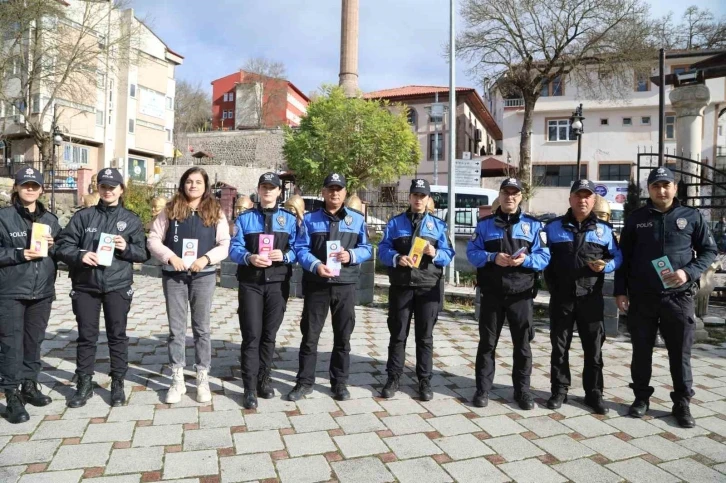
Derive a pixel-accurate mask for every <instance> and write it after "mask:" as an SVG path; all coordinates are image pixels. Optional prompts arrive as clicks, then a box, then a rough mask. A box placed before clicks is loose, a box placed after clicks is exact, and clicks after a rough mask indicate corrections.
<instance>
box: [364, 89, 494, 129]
mask: <svg viewBox="0 0 726 483" xmlns="http://www.w3.org/2000/svg"><path fill="white" fill-rule="evenodd" d="M437 92H438V93H439V94H446V95H447V96H448V94H449V88H448V87H441V86H404V87H397V88H394V89H383V90H381V91H373V92H368V93H366V94H363V98H364V99H389V100H391V101H398V102H404V103H405V99H406V98H410V97H425V96H433V95H434V94H436V93H437ZM456 93H457V98H459V97H464V98H465V100H466V102H467V103H468V104H469V106H470V107H471V108H472V109H473V111H474V113H475V114H476V115H477V117H478V118H479V119H481V121H482V122H483V123H484V125H485V126H486V128H487V130H488V131H489V133H490V134H491V135H492V137H493V138H494V139H496V140H497V141H499V140H501V139H502V130H501V129H500V128H499V126H498V125H497V122H496V121H495V120H494V117H493V116H492V115H491V113H490V112H489V110H488V109H487V107H486V104H484V100H483V99H482V98H481V96H480V95H479V93H478V92H477V91H476V89H474V88H473V87H457V88H456Z"/></svg>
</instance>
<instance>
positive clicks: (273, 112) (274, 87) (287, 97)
mask: <svg viewBox="0 0 726 483" xmlns="http://www.w3.org/2000/svg"><path fill="white" fill-rule="evenodd" d="M309 102H310V99H308V98H307V96H306V95H305V94H303V93H302V92H301V91H300V89H298V88H297V87H295V85H294V84H293V83H292V82H290V81H288V80H286V79H274V78H270V77H265V76H260V75H257V74H253V73H249V72H245V71H243V70H240V71H239V72H235V73H234V74H230V75H228V76H225V77H221V78H219V79H216V80H213V81H212V126H213V127H214V128H215V129H218V128H223V129H254V128H273V127H279V126H282V125H287V126H298V125H300V118H301V117H302V116H303V115H305V113H306V112H307V105H308V103H309Z"/></svg>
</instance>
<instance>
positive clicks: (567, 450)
mask: <svg viewBox="0 0 726 483" xmlns="http://www.w3.org/2000/svg"><path fill="white" fill-rule="evenodd" d="M136 290H137V291H136V295H135V297H134V303H133V305H132V308H131V314H130V320H129V336H130V337H131V348H130V361H131V364H132V368H131V370H130V372H129V375H128V380H127V383H126V384H127V396H128V405H127V406H124V407H120V408H114V409H111V408H110V407H109V406H108V403H107V401H108V395H109V394H108V386H109V383H110V380H109V378H108V376H106V375H105V373H107V371H108V350H107V348H106V347H105V346H101V348H100V349H99V353H98V357H99V359H100V363H99V365H98V367H97V371H98V373H97V375H96V377H95V381H96V382H97V384H98V385H99V387H97V388H96V396H95V397H94V398H93V399H91V401H90V402H89V403H88V405H87V406H86V407H84V408H81V409H75V410H73V409H66V407H65V400H66V398H67V397H68V396H69V395H70V394H71V393H72V392H73V388H72V386H70V385H69V380H70V378H71V376H72V374H73V371H74V369H75V363H74V360H75V342H74V341H75V338H76V324H75V319H74V317H73V314H72V312H71V306H70V299H69V298H68V296H67V293H68V292H69V282H68V280H67V278H66V277H65V274H62V275H61V277H60V278H59V281H58V293H59V300H58V301H57V302H56V303H55V304H54V307H53V314H52V318H51V325H50V327H49V329H48V339H47V340H46V342H45V344H44V345H43V356H44V357H43V360H44V371H43V374H42V375H41V377H42V379H41V382H42V383H43V385H44V386H45V388H44V392H49V393H50V395H51V396H52V397H53V399H54V402H53V403H52V404H51V405H50V406H47V407H45V408H34V407H28V409H29V412H30V414H31V420H30V421H29V422H27V423H24V424H21V425H10V424H8V423H7V422H5V421H4V420H0V482H3V483H7V482H11V483H12V482H16V481H20V482H21V483H75V482H78V481H81V480H82V481H88V482H95V483H139V482H150V481H160V480H163V481H174V482H177V483H180V482H184V483H193V482H194V483H197V482H198V483H212V482H220V481H221V482H237V481H254V480H260V481H267V480H269V481H276V480H281V481H283V482H288V481H290V482H293V481H294V482H314V481H330V480H333V481H341V482H353V481H360V482H366V483H368V482H387V481H401V482H415V483H422V482H439V481H441V482H445V481H462V482H468V481H472V482H473V481H476V482H505V481H517V482H536V483H547V482H553V483H554V482H566V481H573V482H576V483H579V482H585V483H596V482H618V481H632V482H651V481H652V482H658V483H670V482H677V481H682V480H684V481H688V482H706V481H709V482H716V481H720V482H724V481H726V444H724V442H725V441H726V346H722V347H720V348H719V347H714V346H706V345H703V346H697V347H696V348H695V349H694V352H693V366H694V368H693V372H694V377H695V384H696V387H695V390H696V396H695V398H694V399H693V401H692V411H693V415H694V417H696V418H697V424H698V426H697V427H696V428H695V429H681V428H678V427H677V426H676V424H675V422H674V420H673V419H672V418H671V417H670V416H669V412H670V400H669V390H670V383H671V381H670V376H669V373H668V360H667V358H666V356H665V351H664V350H662V349H658V350H657V353H656V354H655V355H654V358H653V362H654V371H653V376H654V381H653V382H654V385H655V386H656V391H655V394H654V397H653V398H652V399H651V411H650V413H649V414H650V415H649V416H648V417H647V418H646V419H644V420H635V419H631V418H628V417H624V416H623V415H624V414H625V413H626V411H627V405H628V404H629V403H630V402H631V398H632V394H631V391H630V390H629V389H628V382H629V378H630V376H629V368H628V365H629V362H630V344H629V343H627V342H622V341H608V342H607V343H606V344H605V347H604V354H605V373H606V375H605V388H606V399H607V400H608V402H609V404H610V407H611V411H610V414H609V415H608V416H603V417H601V416H593V415H592V414H590V412H589V411H588V410H586V409H585V408H584V407H583V406H582V405H581V404H580V402H581V397H582V396H583V393H582V389H581V386H582V383H581V380H580V379H579V368H580V367H581V364H582V351H581V350H580V348H579V341H578V340H575V341H574V342H573V346H574V349H573V350H572V352H571V354H570V361H571V363H572V364H573V367H574V368H575V371H574V372H577V373H578V377H576V378H575V380H574V381H573V385H574V387H575V389H573V390H572V391H571V395H572V396H574V397H571V399H570V403H568V404H565V405H564V406H563V407H562V409H561V410H559V411H550V410H547V409H545V408H544V407H543V403H544V401H545V400H546V398H547V397H548V396H549V394H548V389H549V374H548V372H549V353H550V351H549V340H548V339H549V338H548V335H547V334H546V333H538V334H537V337H536V340H535V343H534V346H533V353H534V371H533V376H532V386H533V388H534V389H535V392H536V396H537V398H538V399H537V400H538V403H539V406H538V407H537V408H536V409H535V410H533V411H521V410H519V408H518V407H516V406H515V405H513V403H512V390H511V383H510V364H511V348H512V346H511V340H510V338H509V336H508V334H506V332H507V330H506V329H505V331H504V334H503V335H502V340H501V341H500V344H499V349H500V350H499V353H498V355H499V361H500V364H499V366H498V368H497V376H496V380H495V384H496V387H495V390H494V392H493V394H492V398H493V399H492V401H491V402H490V404H489V407H487V408H485V409H478V408H474V407H472V406H471V405H470V404H469V403H468V400H469V399H470V398H471V396H472V394H473V392H474V387H473V386H474V379H473V371H474V369H473V366H474V364H473V362H474V358H475V354H476V347H477V341H478V334H477V325H476V324H475V322H474V321H473V320H472V319H470V318H460V319H458V320H457V319H452V318H451V317H449V316H446V315H444V316H442V318H441V319H440V321H439V323H438V325H437V327H436V330H435V360H434V364H435V376H434V378H433V381H432V383H433V386H434V390H435V398H434V400H433V401H430V402H425V403H422V402H419V401H418V400H417V399H416V398H415V397H414V395H415V392H414V380H413V379H412V373H411V372H410V369H411V367H408V368H407V373H406V375H405V376H404V377H403V378H402V383H403V384H404V388H403V391H402V392H400V393H399V394H398V395H397V397H396V398H395V399H392V400H381V399H380V398H378V397H377V395H378V390H379V389H380V387H381V386H382V384H383V383H384V382H385V359H386V351H387V345H388V330H387V326H386V313H385V309H384V308H382V307H371V308H365V307H361V308H358V312H357V313H358V319H357V320H358V324H357V327H356V329H355V332H354V334H353V340H352V342H351V345H352V364H351V372H352V376H351V379H350V384H351V385H352V386H353V387H351V388H350V389H351V393H352V399H351V400H349V401H345V402H340V403H339V402H336V401H334V400H333V399H332V398H331V397H330V395H329V387H328V385H327V382H328V381H327V364H328V359H329V358H328V354H327V353H326V351H329V350H330V348H331V346H332V332H331V331H330V327H329V326H328V327H327V328H326V331H325V332H324V335H323V338H322V339H321V351H322V354H321V355H320V357H319V359H318V362H319V363H318V371H319V372H318V385H316V388H315V389H316V391H315V392H314V393H313V394H312V395H311V396H309V397H308V398H307V399H304V400H302V401H299V402H298V403H297V404H296V403H292V402H288V401H283V400H282V399H281V398H280V397H276V398H275V399H271V400H262V399H261V400H260V407H259V409H257V410H256V411H245V410H243V409H242V407H241V404H240V400H241V392H242V387H241V381H240V379H239V363H238V357H239V347H240V340H241V337H240V334H239V328H238V323H237V316H236V310H237V297H236V292H235V291H232V290H226V289H220V288H218V289H217V292H216V296H215V301H214V306H213V309H212V339H213V341H212V343H213V349H214V358H213V369H212V375H213V376H214V377H213V378H212V389H213V391H214V398H213V401H212V402H211V403H210V404H207V405H200V404H197V403H196V402H195V401H194V399H193V397H194V395H195V394H194V385H193V377H192V374H193V373H192V371H193V368H192V364H193V351H192V350H189V351H188V356H189V357H188V362H189V367H188V372H187V378H188V383H189V385H188V388H189V392H188V393H187V396H186V397H185V399H184V400H183V401H182V403H180V404H175V405H173V406H172V407H169V406H168V405H166V404H163V403H162V401H163V396H164V390H165V388H166V387H167V386H168V384H169V374H170V372H169V370H168V368H165V367H164V364H165V363H166V362H167V349H166V346H165V340H166V331H167V329H166V315H165V308H164V298H163V295H162V290H161V283H160V280H158V279H150V278H144V277H138V278H137V283H136ZM301 311H302V302H301V301H299V300H293V301H291V302H290V304H289V307H288V312H287V315H286V317H285V322H284V323H283V326H282V328H281V329H280V332H279V334H278V350H277V354H276V359H275V370H274V373H273V375H274V379H275V386H276V389H277V392H278V395H279V393H281V394H286V393H287V392H288V391H289V390H290V389H291V387H292V385H293V381H294V375H295V372H296V369H297V359H298V352H297V348H298V344H299V342H300V335H299V330H298V324H299V319H300V314H301ZM412 338H413V336H412ZM187 346H188V348H190V347H191V331H190V332H189V336H188V339H187ZM407 352H408V358H409V360H408V362H409V364H412V363H413V357H414V347H413V345H412V344H410V347H409V349H408V351H407ZM413 377H415V376H413ZM0 404H2V401H0ZM2 406H4V404H2Z"/></svg>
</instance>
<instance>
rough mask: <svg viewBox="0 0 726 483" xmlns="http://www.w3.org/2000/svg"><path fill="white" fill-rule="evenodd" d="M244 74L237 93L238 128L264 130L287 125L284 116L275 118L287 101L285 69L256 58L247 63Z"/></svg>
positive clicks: (278, 64) (274, 63)
mask: <svg viewBox="0 0 726 483" xmlns="http://www.w3.org/2000/svg"><path fill="white" fill-rule="evenodd" d="M242 70H243V71H244V72H245V76H244V78H243V81H242V85H241V86H240V87H239V88H238V90H237V102H236V108H237V115H236V116H235V117H236V118H238V122H237V126H238V127H243V128H244V127H254V128H263V127H279V126H280V125H282V124H284V123H285V118H284V116H282V117H281V118H275V117H274V115H273V112H274V111H275V110H278V111H279V107H280V105H281V103H282V102H285V101H286V99H287V86H286V84H287V81H286V80H285V76H286V74H285V66H284V65H283V64H282V63H281V62H275V61H272V60H269V59H266V58H264V57H256V58H253V59H249V60H248V61H247V62H245V64H244V66H242ZM281 112H282V113H284V112H285V110H284V109H282V111H281Z"/></svg>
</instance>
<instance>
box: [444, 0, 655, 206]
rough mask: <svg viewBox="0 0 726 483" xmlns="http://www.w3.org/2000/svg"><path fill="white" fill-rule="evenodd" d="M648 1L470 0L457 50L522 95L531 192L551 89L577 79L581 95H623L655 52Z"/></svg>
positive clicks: (507, 90)
mask: <svg viewBox="0 0 726 483" xmlns="http://www.w3.org/2000/svg"><path fill="white" fill-rule="evenodd" d="M647 12H648V7H647V5H646V4H645V3H644V2H643V1H642V0H604V1H601V0H556V1H555V2H554V3H553V2H552V0H462V11H461V14H462V16H463V17H464V20H465V24H466V28H465V30H464V33H463V34H462V35H461V36H459V38H458V39H457V44H456V47H457V52H458V55H460V56H461V57H464V58H466V59H467V60H469V61H470V62H472V63H474V64H475V67H474V69H473V72H474V73H475V74H478V75H480V76H482V77H489V78H493V79H496V82H497V88H498V89H499V90H500V91H501V92H502V94H503V96H504V97H505V98H507V97H516V98H521V99H522V100H523V102H524V116H523V117H524V119H523V122H522V131H521V136H520V152H519V166H520V170H519V176H520V178H521V180H522V181H523V182H524V184H525V186H526V193H525V195H528V194H529V180H530V177H531V135H532V114H533V112H534V107H535V104H536V102H537V100H538V99H539V97H540V95H541V93H542V90H543V88H546V89H557V88H560V89H561V88H562V87H561V86H562V83H563V82H565V81H567V80H574V79H576V80H577V83H578V87H579V89H580V90H581V92H580V94H581V95H582V94H587V95H590V96H593V97H595V98H613V97H615V98H622V97H623V95H624V94H625V92H626V91H627V90H628V89H623V87H624V86H629V89H630V90H632V84H633V75H634V72H639V71H643V70H645V69H649V68H650V66H651V65H652V62H653V59H654V53H653V50H652V48H651V46H650V44H649V42H647V38H648V32H649V27H650V26H649V24H648V20H647Z"/></svg>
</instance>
